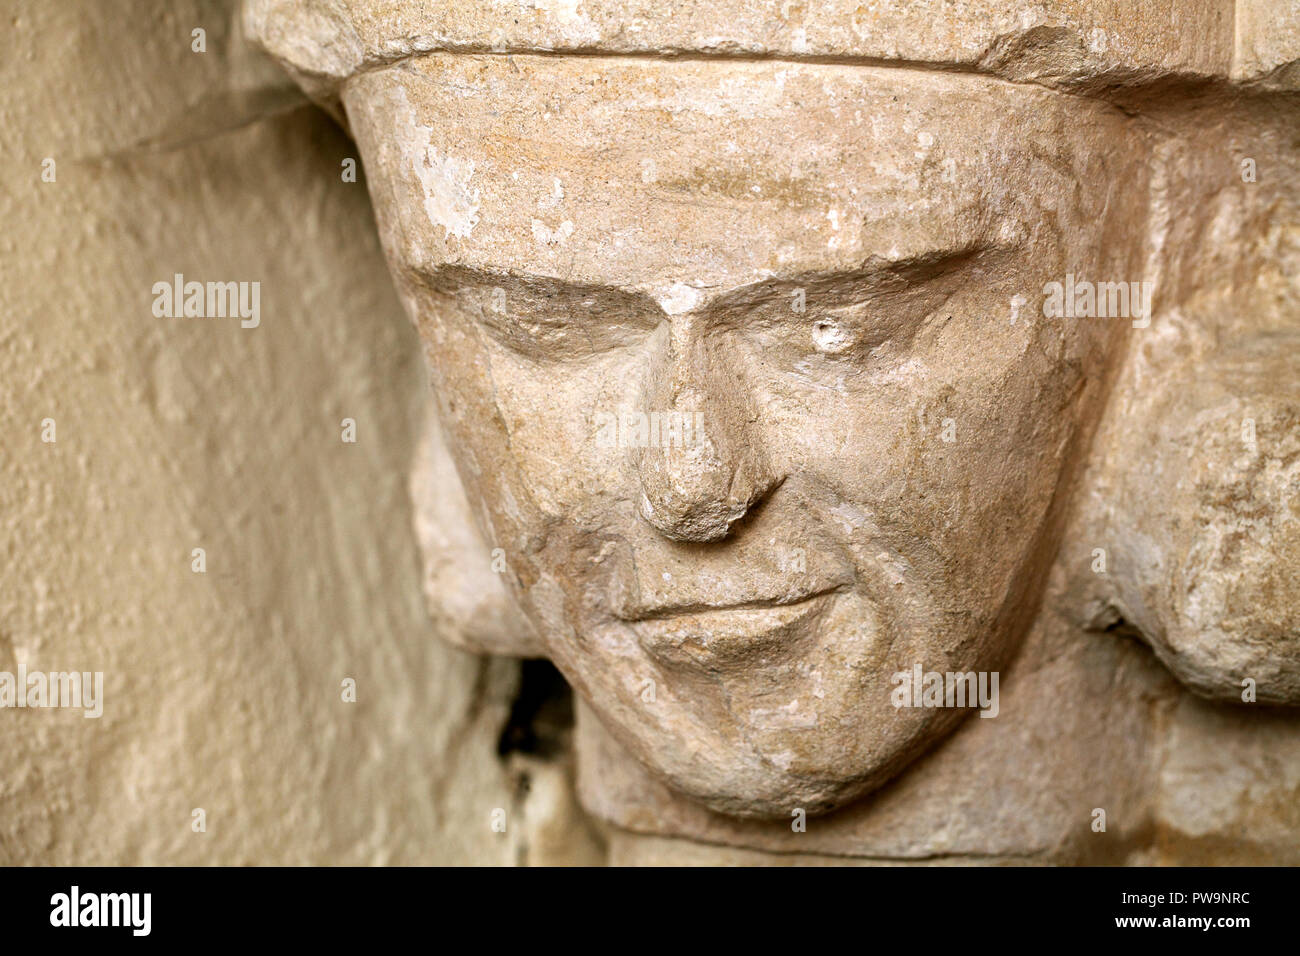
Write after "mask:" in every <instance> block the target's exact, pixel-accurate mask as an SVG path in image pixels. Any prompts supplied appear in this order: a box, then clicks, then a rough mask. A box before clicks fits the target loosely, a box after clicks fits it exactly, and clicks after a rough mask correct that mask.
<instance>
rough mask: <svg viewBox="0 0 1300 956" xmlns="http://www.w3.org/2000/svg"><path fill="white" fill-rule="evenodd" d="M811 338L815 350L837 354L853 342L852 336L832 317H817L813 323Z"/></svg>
mask: <svg viewBox="0 0 1300 956" xmlns="http://www.w3.org/2000/svg"><path fill="white" fill-rule="evenodd" d="M812 340H813V345H815V346H816V347H817V351H819V352H825V353H826V354H828V355H838V354H839V353H841V352H843V351H845V350H846V349H848V347H849V346H850V345H852V344H853V336H852V335H850V334H849V332H848V330H846V329H843V328H841V327H840V324H839V323H838V322H836V321H835V320H834V319H818V320H817V321H816V322H815V323H813V327H812Z"/></svg>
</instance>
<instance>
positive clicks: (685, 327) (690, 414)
mask: <svg viewBox="0 0 1300 956" xmlns="http://www.w3.org/2000/svg"><path fill="white" fill-rule="evenodd" d="M642 404H643V407H642V410H643V412H644V414H645V416H646V419H647V421H648V424H649V428H648V429H647V440H646V441H644V442H639V443H637V447H635V448H633V449H632V458H633V464H634V467H635V468H636V473H637V477H638V478H639V480H640V483H641V491H642V496H641V516H642V517H643V518H644V519H645V520H646V521H648V522H649V523H650V524H651V525H653V526H654V528H655V529H657V530H658V531H659V533H660V534H662V535H664V536H665V537H667V538H670V539H672V540H674V541H718V540H720V539H722V538H725V537H726V536H727V534H728V532H730V530H731V528H732V526H733V525H734V524H735V523H736V522H737V521H739V520H740V519H741V518H743V517H744V516H745V514H746V513H747V512H748V511H749V510H750V509H751V508H753V507H754V506H755V505H756V504H757V503H758V502H759V501H761V500H762V499H763V497H764V496H765V495H767V494H768V492H770V491H771V490H772V489H773V488H775V487H776V485H777V484H779V478H778V477H777V476H776V475H775V474H774V473H773V471H772V468H771V466H770V463H769V461H768V456H767V455H766V453H765V452H764V450H763V443H762V442H761V441H760V440H758V439H759V436H758V435H757V434H756V428H755V425H756V423H757V420H758V414H757V409H756V408H755V406H754V403H753V399H752V397H751V396H750V395H749V393H748V391H747V390H746V389H745V388H744V387H743V385H742V383H741V382H740V381H739V379H738V377H737V375H736V374H735V369H734V368H732V367H731V365H730V363H729V362H728V360H727V357H726V355H725V354H724V352H723V351H722V348H721V343H717V342H713V343H710V342H709V341H708V340H707V339H705V338H704V337H702V336H700V335H698V334H696V332H695V330H694V328H693V327H692V323H690V322H689V321H688V320H679V319H674V320H673V322H672V323H671V324H670V326H669V332H668V343H667V347H666V348H663V349H660V350H658V351H657V353H656V355H655V358H654V359H653V360H652V362H651V365H650V367H649V368H648V369H647V372H646V379H645V385H644V388H643V393H642ZM656 426H657V427H656Z"/></svg>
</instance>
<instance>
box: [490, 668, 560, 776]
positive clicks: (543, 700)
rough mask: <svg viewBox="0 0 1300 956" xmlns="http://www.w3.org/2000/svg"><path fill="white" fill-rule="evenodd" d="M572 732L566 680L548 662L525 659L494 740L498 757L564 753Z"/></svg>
mask: <svg viewBox="0 0 1300 956" xmlns="http://www.w3.org/2000/svg"><path fill="white" fill-rule="evenodd" d="M572 733H573V692H572V691H571V690H570V689H569V684H568V682H567V681H566V680H565V679H564V676H563V675H562V674H561V673H560V672H559V671H558V670H556V669H555V665H554V664H552V663H551V662H550V661H547V660H526V661H524V662H523V664H522V667H521V672H520V678H519V691H518V693H516V694H515V699H514V703H512V704H511V706H510V716H509V718H507V720H506V723H505V726H504V727H503V728H502V729H501V736H500V737H499V738H498V739H497V756H499V757H506V756H508V755H510V754H512V753H524V754H532V755H534V756H537V757H556V756H560V755H562V754H564V753H566V752H567V750H568V746H569V740H570V738H571V736H572Z"/></svg>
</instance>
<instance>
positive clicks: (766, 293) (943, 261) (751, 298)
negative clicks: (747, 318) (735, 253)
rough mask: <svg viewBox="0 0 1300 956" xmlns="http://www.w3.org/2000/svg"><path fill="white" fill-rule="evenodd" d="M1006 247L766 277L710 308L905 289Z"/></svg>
mask: <svg viewBox="0 0 1300 956" xmlns="http://www.w3.org/2000/svg"><path fill="white" fill-rule="evenodd" d="M1005 251H1006V250H1004V249H1001V248H998V247H995V246H988V245H985V244H983V243H972V244H968V245H962V246H954V247H951V248H944V249H933V250H929V251H927V252H923V253H918V254H916V255H912V256H907V257H905V258H902V259H886V258H884V257H883V256H872V257H871V258H870V259H868V260H867V261H866V262H864V263H863V264H862V266H860V267H859V268H857V269H848V270H846V269H836V270H833V271H829V272H809V273H805V274H803V275H800V276H795V277H791V278H785V277H782V278H772V279H764V280H762V281H759V282H754V283H750V284H749V285H745V286H741V287H740V288H738V289H733V290H731V291H729V292H727V293H725V294H723V295H721V296H719V297H718V298H716V299H714V300H713V301H712V302H710V303H709V305H708V311H710V312H714V311H717V312H727V311H731V310H734V309H743V308H752V307H754V306H757V305H762V304H767V303H770V302H772V301H777V300H779V301H787V300H789V299H790V298H791V297H792V296H793V295H795V294H796V293H798V292H799V290H801V289H802V290H803V291H804V294H805V296H806V297H807V298H808V299H814V298H816V297H818V296H822V297H824V298H835V299H838V300H846V299H852V298H854V297H856V296H862V295H869V294H873V293H881V292H888V291H893V290H901V289H904V288H907V287H908V286H911V285H913V284H915V283H918V282H925V281H928V280H931V279H937V278H939V277H941V276H945V275H949V274H951V273H953V272H955V271H957V270H958V269H961V268H963V267H965V266H967V265H969V264H971V263H972V262H974V261H975V260H977V259H978V260H981V261H983V260H990V259H994V260H995V259H1000V258H1002V256H1001V253H1004V252H1005Z"/></svg>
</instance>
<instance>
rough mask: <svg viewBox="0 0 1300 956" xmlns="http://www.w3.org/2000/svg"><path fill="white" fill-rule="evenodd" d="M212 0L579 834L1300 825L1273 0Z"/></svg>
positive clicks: (973, 852)
mask: <svg viewBox="0 0 1300 956" xmlns="http://www.w3.org/2000/svg"><path fill="white" fill-rule="evenodd" d="M247 11H248V15H247V23H248V25H249V27H250V30H251V31H252V32H253V33H254V34H255V35H256V36H257V37H258V39H259V42H260V43H262V44H263V45H264V46H265V47H266V48H267V49H269V50H270V51H272V52H273V53H274V54H275V55H276V56H277V57H278V58H279V59H280V60H281V61H282V62H283V63H284V64H285V66H286V67H287V68H288V69H289V70H290V71H291V73H293V74H294V75H295V77H296V78H297V79H298V80H299V82H300V83H302V85H303V86H304V88H305V89H306V91H307V92H308V93H309V94H310V95H312V96H314V97H316V98H318V99H319V100H321V101H322V102H323V103H325V104H326V105H327V106H329V107H331V108H332V109H334V110H336V111H338V112H339V113H340V114H341V116H342V117H343V118H344V120H345V122H346V124H347V126H348V128H349V129H350V130H351V131H352V132H353V134H354V135H355V136H356V139H357V142H358V145H359V148H360V150H361V152H362V154H363V155H364V157H365V159H366V163H367V168H368V170H369V173H370V177H371V178H370V185H371V190H372V196H373V198H374V202H375V208H376V214H377V217H378V220H379V225H380V234H381V237H382V241H383V244H384V247H385V251H386V253H387V255H388V257H389V260H390V263H391V264H392V266H393V271H394V276H395V279H396V282H397V285H398V289H399V293H400V295H401V296H402V298H403V300H404V303H405V305H406V308H407V310H408V313H409V314H410V315H411V317H412V319H413V320H414V321H415V323H416V324H417V326H418V327H419V329H420V332H421V335H422V338H423V340H424V343H425V346H426V356H427V358H428V360H429V364H430V368H431V371H432V381H433V386H434V393H435V396H436V399H437V411H436V415H437V418H438V420H439V421H440V422H441V423H442V426H443V428H444V429H445V433H431V436H430V441H429V444H428V458H427V461H426V464H425V465H424V466H423V471H422V472H421V473H418V474H417V476H416V478H415V485H414V488H415V491H416V496H417V498H419V497H420V496H421V494H422V493H423V494H424V495H430V492H429V491H428V490H427V485H426V482H427V478H426V477H425V476H426V475H430V474H433V475H437V476H438V484H437V490H436V491H434V492H433V493H432V497H434V498H436V499H437V500H436V502H432V503H426V504H425V505H424V506H423V507H424V508H425V509H426V510H427V512H428V514H430V515H435V514H436V515H437V519H436V520H431V519H429V518H427V517H426V518H425V519H423V525H424V526H426V527H429V526H432V525H437V526H438V528H439V532H438V535H439V536H438V537H437V538H436V540H435V538H434V537H433V536H432V535H431V534H428V533H426V534H425V535H424V538H425V546H426V550H427V551H429V552H430V553H429V554H428V555H427V556H426V564H427V565H428V566H429V567H430V568H431V571H430V580H431V582H432V585H431V586H430V587H429V588H428V590H429V593H430V595H431V597H432V598H433V599H434V600H435V602H436V600H437V597H438V595H439V594H440V593H442V590H443V587H444V584H455V583H456V582H457V581H472V580H478V581H480V583H479V584H478V585H476V592H475V600H476V601H479V602H482V603H481V604H479V605H477V606H476V605H473V604H472V603H471V604H469V605H467V604H466V602H465V601H464V600H457V601H446V602H445V603H446V604H447V605H448V609H447V610H446V611H445V612H443V613H445V614H446V615H447V618H448V621H449V623H448V625H447V629H448V630H450V631H455V632H456V633H457V634H458V635H459V639H460V640H461V642H462V643H463V644H464V645H465V646H469V647H478V648H480V649H482V650H486V651H497V652H500V651H501V650H507V651H509V650H511V649H512V647H513V649H514V651H515V652H516V653H519V652H528V653H533V652H535V651H536V649H537V647H538V646H539V645H540V646H541V647H542V648H543V649H544V650H545V652H546V654H547V655H548V656H549V657H551V658H552V659H553V660H554V661H555V662H556V664H557V665H558V666H559V668H560V669H561V670H562V671H563V672H564V674H565V676H566V677H567V678H568V680H569V681H570V682H571V683H572V684H573V686H574V689H575V690H576V691H577V693H578V695H579V696H580V697H581V698H582V701H583V705H582V707H581V708H580V714H581V719H580V721H579V733H578V740H577V753H578V769H579V777H580V791H581V793H582V798H583V801H584V803H585V805H586V806H587V807H588V808H589V809H591V810H592V812H593V813H595V814H596V815H597V816H598V817H600V818H601V819H604V820H606V821H608V822H611V823H613V824H615V825H616V827H618V828H620V831H621V832H617V833H616V834H615V836H614V838H613V843H612V852H613V858H612V859H613V861H614V862H637V863H653V862H674V861H677V862H703V861H709V860H712V861H715V862H744V861H754V860H755V859H757V858H758V857H757V856H756V855H755V854H757V853H759V852H763V853H768V854H776V855H777V858H778V859H786V860H798V861H801V862H819V861H823V862H824V861H828V860H830V859H833V858H845V857H848V858H855V859H859V860H869V861H880V862H886V861H891V862H904V861H905V862H923V863H933V862H968V861H988V862H996V861H1001V862H1043V863H1061V862H1108V863H1115V862H1126V863H1151V862H1174V863H1184V862H1230V861H1235V860H1239V859H1246V858H1249V857H1250V856H1251V855H1252V854H1254V855H1258V854H1260V853H1261V852H1262V850H1261V848H1267V857H1268V859H1269V860H1270V861H1283V862H1295V861H1297V860H1300V829H1297V827H1296V826H1295V825H1294V821H1293V820H1292V819H1291V816H1289V815H1288V810H1287V809H1286V808H1287V807H1289V806H1290V805H1291V804H1292V803H1293V802H1294V796H1295V783H1294V781H1293V780H1292V776H1291V775H1290V774H1288V773H1281V774H1276V773H1271V772H1270V770H1271V768H1270V767H1269V765H1268V755H1270V754H1273V753H1276V754H1280V755H1286V754H1289V753H1290V751H1291V750H1293V749H1294V747H1295V741H1296V740H1297V739H1298V735H1300V722H1298V721H1300V719H1298V718H1297V717H1296V716H1295V712H1294V711H1293V710H1291V711H1288V710H1272V709H1270V708H1269V707H1268V706H1267V705H1269V704H1284V705H1295V704H1300V628H1298V627H1297V621H1298V618H1300V586H1298V584H1300V580H1298V577H1297V575H1298V574H1300V571H1297V568H1298V567H1300V562H1298V561H1297V560H1296V558H1297V557H1300V544H1298V542H1300V534H1298V532H1297V529H1298V528H1300V524H1298V523H1297V522H1296V520H1295V519H1296V501H1297V500H1298V499H1297V497H1296V491H1297V490H1300V487H1298V480H1300V475H1298V473H1297V470H1296V469H1297V467H1298V463H1300V446H1297V441H1298V440H1300V439H1298V438H1297V434H1298V429H1297V426H1298V424H1300V407H1298V404H1297V397H1298V395H1297V392H1296V387H1297V385H1296V383H1297V379H1298V378H1300V376H1297V371H1300V369H1298V368H1297V365H1296V360H1295V357H1294V356H1295V354H1296V353H1295V349H1294V341H1295V338H1296V335H1297V329H1298V328H1300V326H1298V324H1297V319H1298V316H1300V309H1298V308H1297V301H1296V289H1295V284H1294V275H1295V274H1297V270H1296V265H1297V263H1296V254H1297V245H1298V244H1297V242H1296V231H1295V229H1296V222H1297V215H1296V205H1295V203H1296V201H1295V189H1294V187H1295V185H1296V183H1297V182H1300V170H1297V166H1296V144H1295V140H1294V129H1295V126H1296V120H1297V108H1296V104H1295V102H1294V99H1293V97H1290V96H1288V95H1285V94H1283V93H1280V92H1279V91H1280V90H1284V89H1286V88H1288V87H1289V86H1292V85H1294V80H1295V75H1294V70H1293V69H1292V66H1291V64H1293V62H1294V60H1295V52H1294V51H1295V43H1294V36H1295V29H1296V26H1295V8H1294V5H1290V4H1276V5H1265V4H1262V3H1249V4H1240V5H1233V4H1229V3H1203V4H1187V3H1179V4H1168V5H1166V4H1142V5H1140V6H1134V5H1131V4H1125V5H1123V6H1122V7H1120V6H1117V5H1115V4H1111V3H1109V2H1106V0H1097V2H1080V3H1061V4H1039V5H1035V6H1034V7H1033V9H1032V10H1031V9H1028V8H1026V7H1022V6H1019V5H1014V4H1001V3H969V4H960V3H959V4H945V5H944V9H943V11H942V13H940V12H939V11H937V10H936V9H934V8H932V7H931V6H929V5H926V4H908V5H903V4H897V5H896V4H891V3H887V2H886V3H873V4H850V5H842V4H837V3H831V4H818V5H803V4H781V5H779V6H773V5H758V4H750V3H748V2H746V0H735V2H729V3H721V4H715V5H708V6H696V7H691V8H689V9H687V10H678V9H676V8H673V9H672V10H671V11H670V10H669V9H668V5H666V4H658V3H645V4H641V3H638V2H636V0H621V2H613V0H611V2H607V3H596V2H588V3H565V4H538V5H534V6H533V7H531V8H529V9H528V10H527V11H522V10H521V8H518V7H515V6H510V5H498V4H487V5H481V4H440V5H424V4H418V3H410V2H401V0H352V2H345V0H337V2H329V3H319V2H304V0H249V3H248V7H247ZM566 54H567V55H566ZM886 67H889V68H886ZM1247 165H1249V166H1250V174H1249V175H1247V174H1246V166H1247ZM1076 278H1078V279H1080V280H1085V281H1089V280H1090V281H1093V282H1099V283H1116V282H1124V283H1127V282H1130V281H1134V282H1136V281H1138V280H1142V281H1143V282H1149V283H1150V286H1151V287H1152V291H1153V292H1154V295H1155V299H1154V306H1153V307H1152V300H1151V299H1149V298H1148V299H1147V300H1146V307H1143V308H1138V309H1136V311H1129V310H1128V309H1127V306H1125V309H1126V311H1125V312H1124V313H1123V314H1122V315H1120V316H1118V317H1116V316H1114V315H1111V316H1110V317H1108V318H1092V317H1089V316H1086V315H1085V316H1084V317H1079V318H1076V317H1075V316H1073V315H1069V316H1067V317H1065V318H1060V317H1059V316H1049V315H1048V313H1047V311H1046V305H1045V302H1044V299H1045V297H1046V296H1047V293H1048V289H1049V286H1048V285H1047V283H1049V282H1057V283H1061V282H1065V283H1066V284H1071V283H1072V282H1073V280H1074V279H1076ZM1125 291H1126V293H1127V290H1125ZM1109 294H1110V295H1111V296H1116V295H1117V290H1116V289H1115V288H1113V287H1112V289H1111V291H1110V293H1109ZM1136 294H1137V293H1136V292H1135V293H1134V295H1136ZM1143 294H1144V295H1149V294H1151V293H1147V292H1145V291H1144V293H1143ZM804 295H806V302H807V312H808V315H807V316H805V315H804V310H803V309H802V308H795V307H792V306H791V305H790V299H791V297H792V296H793V297H795V298H796V299H798V301H800V303H801V305H802V304H803V301H804V300H803V299H802V298H799V297H800V296H804ZM1069 301H1071V302H1073V293H1071V294H1070V298H1069ZM1114 301H1119V300H1118V299H1115V300H1114ZM1124 301H1126V302H1127V295H1126V297H1125V300H1124ZM629 412H631V413H642V414H643V416H644V417H645V418H648V419H650V420H651V421H653V417H654V416H655V415H662V414H674V413H682V414H686V415H688V416H692V417H694V418H693V420H694V421H696V427H697V429H698V432H697V433H692V434H694V436H695V439H696V440H695V441H694V443H692V442H684V443H673V442H671V441H663V440H661V438H662V436H660V437H658V438H656V437H650V438H647V435H646V434H640V433H635V432H634V435H633V438H634V441H633V443H632V444H633V445H634V447H630V448H629V447H624V444H623V442H621V441H619V442H615V443H613V444H612V445H611V444H610V443H609V442H602V441H601V430H602V429H603V428H608V427H609V425H610V422H611V420H614V421H617V422H620V423H621V422H622V420H623V419H622V416H624V415H625V414H627V413H629ZM634 423H635V422H634ZM654 428H655V426H654V425H653V424H652V425H651V426H650V429H651V430H650V431H649V432H648V435H650V436H655V435H657V434H658V433H657V432H656V431H654ZM614 431H615V432H617V431H618V429H617V428H615V429H614ZM606 437H608V433H607V434H606ZM945 445H946V446H950V447H945ZM1242 446H1244V447H1242ZM447 458H449V459H450V460H451V461H454V463H455V472H456V474H457V475H458V476H459V477H460V479H461V480H462V482H463V484H464V489H463V490H464V492H465V495H466V496H465V504H466V506H467V507H464V508H462V506H461V503H460V501H459V498H458V497H456V496H450V495H447V494H446V493H445V491H444V490H443V488H444V486H445V484H446V482H447V481H448V480H449V479H450V475H451V471H450V468H449V465H448V464H447V461H446V459H447ZM422 488H423V489H425V490H423V492H422ZM453 498H455V501H454V502H453ZM470 512H472V513H473V514H474V518H475V520H474V522H472V523H471V522H470V520H469V513H470ZM457 513H459V514H460V515H461V520H460V522H459V523H458V524H454V523H455V516H456V514H457ZM453 525H454V526H453ZM476 534H482V535H483V536H484V538H483V540H476V539H475V535H476ZM439 549H441V550H439ZM448 549H451V550H454V552H455V554H456V555H459V556H461V557H462V558H463V561H464V562H466V563H467V564H468V565H478V566H479V567H481V566H482V564H483V562H484V561H485V559H486V556H487V555H488V554H489V552H490V553H492V554H493V555H495V556H496V557H498V558H500V557H501V556H504V557H505V559H506V560H505V565H504V567H500V566H499V567H497V568H495V569H494V570H496V571H497V572H498V579H497V580H498V581H499V582H502V583H504V584H506V585H507V586H508V593H509V594H510V595H511V597H512V598H513V600H514V601H515V602H517V609H518V611H520V612H522V613H523V614H524V615H525V616H526V617H527V618H528V620H529V622H530V627H520V626H519V625H518V624H517V623H512V614H513V613H514V611H512V610H510V609H509V608H506V607H502V606H501V598H500V595H501V593H502V589H501V588H500V587H499V586H498V585H497V583H495V582H492V581H491V579H488V578H486V577H485V576H483V575H482V574H481V573H480V572H479V571H475V570H468V571H465V570H461V571H459V572H455V573H453V572H452V571H449V570H448V568H455V567H456V566H457V564H458V562H457V560H456V559H455V558H453V557H452V556H451V555H450V554H449V550H448ZM457 575H459V577H458V576H457ZM467 607H468V608H469V610H467ZM1134 639H1136V640H1134ZM1144 643H1145V644H1146V645H1149V647H1150V648H1151V650H1154V652H1155V653H1154V656H1152V654H1151V652H1150V651H1149V650H1147V649H1146V648H1145V647H1143V646H1142V645H1143V644H1144ZM1157 661H1158V662H1159V663H1157ZM1160 664H1163V665H1165V667H1166V668H1168V670H1164V669H1162V668H1161V667H1160V666H1159V665H1160ZM913 666H915V667H917V668H921V667H924V669H926V670H938V671H950V670H955V671H980V672H981V673H987V672H988V671H994V672H996V673H999V674H1000V675H1001V676H1002V677H1003V678H1004V681H1003V683H1002V690H1001V699H1000V702H999V704H998V705H997V709H998V713H997V714H996V717H995V719H993V720H987V721H986V720H983V719H979V718H976V717H974V716H973V715H970V714H969V713H968V712H966V711H963V710H961V709H960V708H951V707H949V708H947V709H944V708H937V709H907V708H899V707H897V706H896V705H895V703H894V702H892V701H891V700H890V696H891V695H890V689H891V686H892V685H893V683H894V681H892V680H891V676H893V677H896V676H897V675H898V674H900V673H907V672H909V671H910V670H911V669H912V667H913ZM1189 691H1190V692H1194V693H1195V694H1199V695H1202V696H1204V697H1213V698H1217V699H1219V700H1221V701H1231V702H1233V704H1232V706H1225V705H1222V704H1220V705H1210V704H1205V703H1202V702H1198V701H1196V700H1195V698H1193V697H1190V696H1189ZM1212 707H1213V708H1214V709H1209V708H1212ZM988 716H992V715H988ZM962 717H965V718H966V719H964V720H962V719H960V718H962ZM1252 734H1255V735H1257V736H1252ZM1234 735H1239V736H1240V739H1243V740H1247V739H1248V740H1250V741H1251V744H1250V746H1243V747H1240V748H1229V750H1228V752H1227V753H1224V754H1219V755H1218V757H1217V759H1216V761H1215V762H1214V764H1212V765H1211V764H1210V763H1209V762H1208V761H1207V759H1206V751H1205V747H1206V746H1207V743H1206V742H1207V741H1210V740H1229V739H1232V738H1233V736H1234ZM1282 759H1285V757H1283V758H1282ZM1210 766H1213V768H1214V769H1215V770H1216V771H1218V772H1219V773H1220V774H1221V775H1222V776H1223V778H1224V781H1225V782H1224V783H1223V784H1222V785H1221V786H1220V785H1218V784H1216V783H1215V782H1214V779H1215V777H1214V774H1212V773H1209V772H1206V771H1207V767H1210ZM1207 790H1214V791H1215V792H1214V793H1213V794H1207V793H1205V791H1207ZM1198 801H1201V802H1198ZM1205 805H1209V806H1212V807H1214V808H1216V809H1215V810H1213V811H1210V812H1205V813H1202V812H1198V808H1199V807H1202V806H1205ZM1103 811H1104V813H1105V815H1106V818H1107V826H1105V827H1098V826H1096V823H1097V814H1099V813H1102V812H1103ZM803 813H807V814H808V815H810V816H812V817H813V819H812V820H810V821H809V822H808V825H807V827H806V829H804V828H801V827H798V826H793V827H792V826H791V816H792V815H793V816H795V817H799V816H800V815H801V814H803ZM817 814H821V815H820V816H817ZM633 834H640V835H641V836H640V837H637V836H634V835H633ZM683 838H684V839H683ZM711 845H725V846H727V847H728V848H727V849H723V850H718V851H716V852H715V853H713V854H712V855H710V851H709V850H708V849H707V847H709V846H711ZM736 847H742V848H744V849H743V850H737V849H735V848H736Z"/></svg>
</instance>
